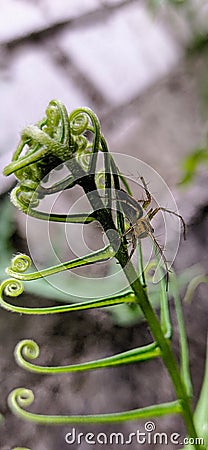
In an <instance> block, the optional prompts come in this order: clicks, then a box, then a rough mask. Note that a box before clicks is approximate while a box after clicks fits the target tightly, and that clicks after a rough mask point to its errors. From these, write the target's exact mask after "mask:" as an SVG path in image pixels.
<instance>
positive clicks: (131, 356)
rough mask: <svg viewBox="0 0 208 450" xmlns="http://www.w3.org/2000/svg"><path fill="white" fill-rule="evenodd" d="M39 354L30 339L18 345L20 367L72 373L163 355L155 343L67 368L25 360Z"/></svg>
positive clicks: (37, 348)
mask: <svg viewBox="0 0 208 450" xmlns="http://www.w3.org/2000/svg"><path fill="white" fill-rule="evenodd" d="M39 352H40V351H39V346H38V345H37V344H36V342H34V341H32V340H29V339H24V340H23V341H20V342H19V343H18V344H17V345H16V347H15V352H14V354H15V359H16V362H17V364H18V365H19V366H20V367H22V368H23V369H26V370H29V371H30V372H33V373H41V374H57V373H71V372H80V371H86V370H94V369H99V368H104V367H114V366H120V365H123V364H131V363H134V362H139V361H147V360H149V359H152V358H156V357H158V356H160V355H161V351H160V349H159V347H157V345H156V343H155V342H153V343H151V344H148V345H145V346H143V347H138V348H133V349H131V350H128V351H126V352H122V353H118V354H116V355H112V356H108V357H104V358H101V359H97V360H95V361H88V362H84V363H80V364H71V365H67V366H55V367H51V366H39V365H35V364H32V363H30V362H29V361H26V360H25V358H26V359H27V360H33V359H36V358H38V356H39Z"/></svg>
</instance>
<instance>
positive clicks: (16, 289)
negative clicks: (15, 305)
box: [1, 278, 24, 297]
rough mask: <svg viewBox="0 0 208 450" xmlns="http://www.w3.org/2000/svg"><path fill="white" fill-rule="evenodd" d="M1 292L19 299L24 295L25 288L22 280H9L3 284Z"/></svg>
mask: <svg viewBox="0 0 208 450" xmlns="http://www.w3.org/2000/svg"><path fill="white" fill-rule="evenodd" d="M1 291H2V292H4V293H5V294H6V295H8V297H18V296H19V295H21V294H22V293H23V291H24V286H23V284H22V282H21V281H20V280H14V278H9V279H8V280H5V281H3V283H2V284H1Z"/></svg>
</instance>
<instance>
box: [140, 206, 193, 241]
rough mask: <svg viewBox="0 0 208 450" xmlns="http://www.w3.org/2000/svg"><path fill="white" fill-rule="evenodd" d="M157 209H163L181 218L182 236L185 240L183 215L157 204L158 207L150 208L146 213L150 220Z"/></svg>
mask: <svg viewBox="0 0 208 450" xmlns="http://www.w3.org/2000/svg"><path fill="white" fill-rule="evenodd" d="M159 211H164V212H167V213H169V214H173V215H174V216H176V217H178V218H179V219H180V220H181V223H182V226H183V238H184V240H186V224H185V221H184V219H183V217H182V216H181V215H180V214H177V213H176V212H174V211H171V210H170V209H167V208H164V207H162V206H159V207H158V208H155V209H153V210H150V211H149V212H148V213H147V214H148V217H149V220H150V221H151V220H152V218H153V217H154V216H155V214H157V213H158V212H159Z"/></svg>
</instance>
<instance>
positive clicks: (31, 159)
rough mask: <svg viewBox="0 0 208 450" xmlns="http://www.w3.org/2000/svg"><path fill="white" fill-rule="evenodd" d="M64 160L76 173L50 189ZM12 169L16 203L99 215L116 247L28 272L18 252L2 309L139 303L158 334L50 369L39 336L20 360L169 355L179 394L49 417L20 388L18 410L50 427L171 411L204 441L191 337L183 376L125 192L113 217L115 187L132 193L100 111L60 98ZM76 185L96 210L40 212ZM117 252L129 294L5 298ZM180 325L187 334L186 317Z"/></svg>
mask: <svg viewBox="0 0 208 450" xmlns="http://www.w3.org/2000/svg"><path fill="white" fill-rule="evenodd" d="M25 148H26V149H25ZM23 151H24V154H23ZM99 152H102V153H103V155H104V175H103V178H102V183H101V184H103V188H104V193H105V201H103V199H102V196H100V195H99V188H100V181H101V180H100V179H99V177H97V157H98V154H99ZM62 164H64V165H65V166H66V168H67V170H68V171H69V176H67V177H66V178H64V179H63V180H61V181H59V182H56V183H55V184H54V185H52V186H50V187H49V188H46V187H44V186H43V185H42V184H41V183H42V180H43V178H44V177H45V179H48V177H49V175H50V172H51V171H52V170H54V169H56V168H57V167H59V166H60V165H62ZM4 173H5V175H10V174H11V173H14V174H15V175H16V177H17V179H18V181H19V185H18V186H17V187H16V188H15V189H14V190H13V191H12V193H11V201H12V202H13V203H14V204H15V206H17V207H18V208H19V209H20V210H22V211H23V212H24V213H26V214H28V215H31V216H33V217H37V218H39V219H42V220H49V221H58V222H69V223H70V222H71V223H85V224H87V223H90V222H92V221H93V220H97V221H98V222H99V223H100V225H101V226H102V228H103V230H104V232H105V233H106V235H107V237H108V239H109V245H108V246H106V247H104V248H103V249H101V250H98V251H96V252H93V253H91V254H89V255H86V256H85V257H82V258H77V259H75V260H73V261H69V262H66V263H62V264H60V265H58V266H54V267H52V268H49V269H43V270H42V271H39V272H32V273H28V274H27V273H25V272H26V271H27V269H28V268H29V265H30V258H29V257H27V256H26V255H17V256H16V257H14V259H13V261H12V265H11V267H9V268H8V269H7V273H8V274H9V275H10V276H12V278H11V279H9V280H5V281H3V283H2V285H1V288H0V297H1V300H0V304H1V306H2V307H3V308H5V309H8V310H11V311H15V312H19V313H23V314H39V315H41V314H52V313H60V312H70V311H74V310H87V309H92V308H97V307H98V308H99V307H105V306H109V305H117V304H120V303H128V304H132V305H133V304H134V305H135V304H136V305H139V307H140V308H141V310H142V312H143V314H144V317H145V318H146V320H147V322H148V325H149V327H150V330H151V333H152V336H153V342H152V343H151V344H148V345H147V346H144V347H140V348H138V349H132V350H130V351H127V352H123V353H120V354H119V355H113V356H110V357H104V358H102V359H99V360H97V361H90V362H86V363H82V364H76V365H68V366H64V367H59V366H57V367H47V366H46V367H43V366H40V365H35V364H33V363H31V362H30V360H34V359H36V358H37V357H38V355H39V347H38V345H37V344H36V343H35V342H34V341H30V340H24V341H22V342H20V343H19V344H18V345H17V346H16V349H15V358H16V360H17V362H18V364H19V365H20V366H21V367H23V368H25V369H27V370H29V371H32V372H37V373H43V374H46V373H47V374H49V373H50V374H55V373H64V372H75V371H81V370H92V369H99V368H100V367H112V366H115V365H122V364H127V363H132V362H139V361H143V360H148V359H152V358H154V357H161V358H162V359H163V362H164V364H165V365H166V368H167V370H168V372H169V375H170V377H171V379H172V382H173V385H174V388H175V392H176V395H177V400H176V401H173V402H169V403H163V404H160V405H152V406H149V407H146V408H139V409H137V410H134V411H127V412H121V413H114V414H112V413H111V414H100V415H88V416H83V415H82V416H49V415H40V414H32V413H29V412H28V411H25V409H24V408H25V407H26V406H29V405H30V404H31V403H32V402H33V400H34V395H33V392H32V391H31V390H28V389H25V388H18V389H15V390H14V391H13V392H12V393H11V394H10V396H9V399H8V402H9V406H10V408H11V410H12V411H13V412H14V413H15V414H16V415H18V416H20V417H22V418H25V419H26V420H31V421H35V422H37V423H47V424H50V423H51V424H60V423H61V424H64V423H92V422H93V423H107V422H115V421H124V420H130V419H138V418H148V417H159V416H162V415H166V414H182V416H183V418H184V421H185V424H186V427H187V431H188V434H189V436H191V437H192V438H196V437H197V433H196V429H195V426H194V422H193V415H192V411H191V406H190V399H189V394H190V378H189V373H188V369H187V352H186V351H185V350H186V342H185V340H184V336H183V338H182V340H181V346H182V348H183V358H182V365H183V368H185V369H184V370H185V372H186V376H185V377H182V376H181V375H180V371H179V368H178V365H177V363H176V360H175V357H174V355H173V352H172V348H171V335H172V327H171V322H170V316H169V309H168V294H167V292H166V289H165V287H164V284H162V283H163V282H161V320H160V321H159V320H158V318H157V316H156V314H155V312H154V309H153V307H152V305H151V303H150V301H149V298H148V293H147V289H146V287H145V284H146V278H145V276H144V270H142V277H141V278H140V275H138V273H137V271H136V269H135V267H134V266H133V264H132V262H131V260H130V259H129V253H128V248H127V242H126V238H125V236H123V235H124V234H125V233H124V219H125V217H124V213H123V211H122V205H121V202H120V199H119V197H116V202H117V204H116V215H113V211H112V198H113V197H112V195H111V191H112V192H115V195H116V191H120V189H121V184H122V186H123V187H124V189H125V190H126V191H127V192H129V193H131V192H130V189H129V187H128V184H127V182H126V180H125V178H124V177H123V176H122V175H121V174H120V173H119V170H118V168H117V166H116V164H115V162H114V160H113V158H112V157H111V156H110V154H109V153H108V147H107V143H106V141H105V139H104V137H103V136H102V134H101V130H100V124H99V120H98V118H97V116H96V115H95V114H94V113H93V112H92V111H91V110H90V109H88V108H79V109H77V110H75V111H73V112H72V113H71V114H70V115H69V116H68V113H67V111H66V108H65V106H64V105H63V104H62V103H61V102H59V101H55V100H52V101H51V102H50V103H49V105H48V108H47V109H46V116H45V118H43V120H41V121H40V122H38V123H37V124H36V125H35V126H34V125H32V126H28V127H26V128H25V130H23V133H22V137H21V141H20V144H19V146H18V148H17V150H16V152H15V153H14V156H13V160H12V162H11V163H10V164H9V165H8V166H7V167H6V168H5V169H4ZM75 185H79V186H81V187H82V188H83V190H84V192H85V194H86V196H87V198H88V200H89V203H90V205H91V207H92V213H90V214H87V213H83V214H78V215H71V216H70V215H67V214H63V215H59V214H47V213H44V212H41V211H38V210H36V209H35V208H36V207H37V206H38V205H39V203H40V201H41V199H42V198H43V197H44V196H46V195H51V194H53V193H56V192H61V191H62V190H66V189H70V188H71V187H73V186H75ZM140 256H142V255H140ZM111 257H115V258H116V259H117V261H118V262H119V264H120V266H121V267H122V269H123V271H124V274H125V276H126V278H127V280H128V282H129V286H130V289H129V290H128V291H127V292H124V293H123V294H120V295H117V296H114V297H108V298H105V299H103V298H98V299H95V300H91V301H87V302H82V303H76V304H74V305H73V304H70V305H64V306H58V307H52V308H44V307H43V308H25V307H21V306H13V305H11V304H10V303H8V302H7V301H6V300H5V299H4V298H3V297H4V294H6V295H7V296H10V297H14V296H18V295H20V294H21V293H22V292H23V284H22V282H23V281H25V282H26V281H30V280H35V279H38V278H41V277H45V276H50V275H51V274H54V273H58V272H60V271H63V270H68V269H71V268H74V267H80V266H83V265H87V264H93V263H95V262H97V261H102V260H105V259H110V258H111ZM141 266H142V261H141ZM178 311H179V307H178ZM180 314H181V312H180ZM180 330H181V333H183V323H182V322H181V324H180ZM28 360H29V361H28ZM188 384H189V386H188ZM194 447H195V448H196V449H198V450H199V449H200V448H201V447H200V445H198V444H197V443H196V444H195V445H194Z"/></svg>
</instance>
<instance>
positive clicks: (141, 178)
mask: <svg viewBox="0 0 208 450" xmlns="http://www.w3.org/2000/svg"><path fill="white" fill-rule="evenodd" d="M140 180H141V182H142V184H143V186H144V190H145V194H146V196H147V199H146V200H143V205H142V207H143V208H144V209H146V208H147V207H148V206H149V205H150V203H151V201H152V196H151V194H150V192H149V191H148V188H147V184H146V181H145V179H144V177H140Z"/></svg>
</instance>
